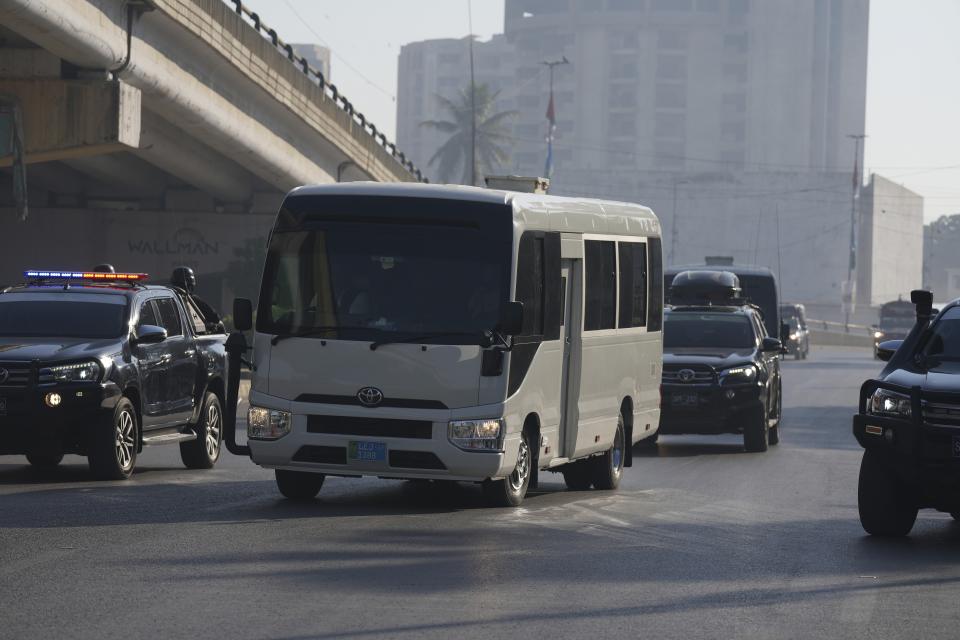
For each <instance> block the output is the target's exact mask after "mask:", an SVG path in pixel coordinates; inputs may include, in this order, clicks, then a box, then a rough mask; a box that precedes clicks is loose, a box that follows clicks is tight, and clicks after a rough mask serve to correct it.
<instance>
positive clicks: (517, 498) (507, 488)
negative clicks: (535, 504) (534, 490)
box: [483, 430, 534, 507]
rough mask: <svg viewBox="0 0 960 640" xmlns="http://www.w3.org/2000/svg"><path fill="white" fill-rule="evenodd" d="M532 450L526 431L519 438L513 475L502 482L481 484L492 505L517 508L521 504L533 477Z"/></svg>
mask: <svg viewBox="0 0 960 640" xmlns="http://www.w3.org/2000/svg"><path fill="white" fill-rule="evenodd" d="M533 464H534V462H533V449H531V448H530V434H529V432H527V431H526V430H524V431H523V434H522V435H521V436H520V450H519V452H518V453H517V466H516V467H514V469H513V473H511V474H510V475H509V476H507V477H506V478H504V479H502V480H487V481H486V482H485V483H483V493H484V494H485V495H486V496H487V498H488V499H489V500H490V502H492V503H493V504H494V505H496V506H499V507H517V506H520V503H521V502H523V499H524V497H525V496H526V495H527V488H528V487H529V486H530V476H531V475H533V474H532V472H533Z"/></svg>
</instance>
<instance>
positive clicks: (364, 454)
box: [348, 440, 387, 462]
mask: <svg viewBox="0 0 960 640" xmlns="http://www.w3.org/2000/svg"><path fill="white" fill-rule="evenodd" d="M348 457H349V458H350V459H351V460H357V461H359V462H384V461H385V460H386V459H387V443H386V442H359V441H357V440H351V441H350V446H349V447H348Z"/></svg>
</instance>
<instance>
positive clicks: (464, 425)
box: [447, 418, 506, 451]
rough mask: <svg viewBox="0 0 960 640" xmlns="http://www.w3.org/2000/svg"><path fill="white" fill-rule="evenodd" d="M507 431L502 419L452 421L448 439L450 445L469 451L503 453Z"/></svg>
mask: <svg viewBox="0 0 960 640" xmlns="http://www.w3.org/2000/svg"><path fill="white" fill-rule="evenodd" d="M505 431H506V428H505V425H504V421H503V419H502V418H497V419H495V420H452V421H451V422H450V425H449V427H448V431H447V437H448V438H449V440H450V443H451V444H453V445H454V446H455V447H459V448H460V449H465V450H468V451H501V450H502V449H503V435H504V432H505Z"/></svg>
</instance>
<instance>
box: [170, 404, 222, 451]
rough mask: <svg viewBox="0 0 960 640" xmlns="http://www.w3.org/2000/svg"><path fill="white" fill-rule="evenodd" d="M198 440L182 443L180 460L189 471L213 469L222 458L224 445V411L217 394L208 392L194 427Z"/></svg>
mask: <svg viewBox="0 0 960 640" xmlns="http://www.w3.org/2000/svg"><path fill="white" fill-rule="evenodd" d="M194 431H196V432H197V439H196V440H190V441H189V442H181V443H180V458H181V459H182V460H183V464H184V466H185V467H186V468H187V469H212V468H213V465H214V464H216V462H217V459H219V458H220V445H221V444H223V411H222V410H221V408H220V399H219V398H217V396H216V394H214V393H211V392H209V391H208V392H207V394H206V396H204V399H203V408H202V409H201V410H200V420H199V421H198V422H197V425H196V426H195V427H194Z"/></svg>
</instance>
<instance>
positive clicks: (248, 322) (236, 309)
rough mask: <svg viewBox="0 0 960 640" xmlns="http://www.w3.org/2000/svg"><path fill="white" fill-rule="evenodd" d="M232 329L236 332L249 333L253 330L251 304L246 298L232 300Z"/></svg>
mask: <svg viewBox="0 0 960 640" xmlns="http://www.w3.org/2000/svg"><path fill="white" fill-rule="evenodd" d="M233 328H234V329H236V330H237V331H250V329H252V328H253V302H251V301H250V300H248V299H246V298H235V299H234V301H233Z"/></svg>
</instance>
